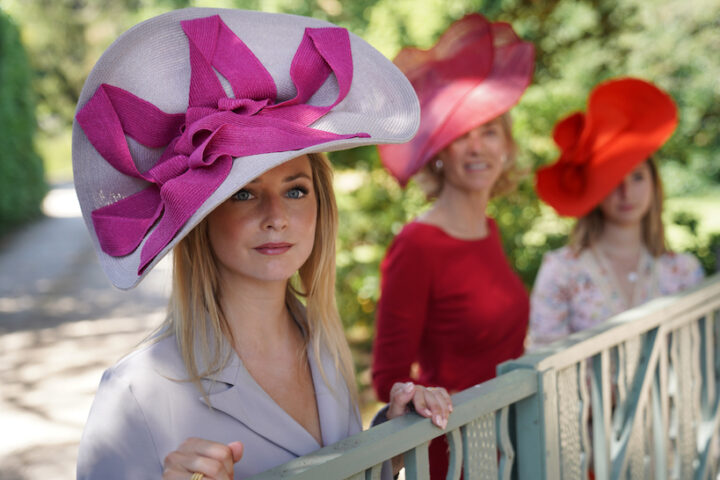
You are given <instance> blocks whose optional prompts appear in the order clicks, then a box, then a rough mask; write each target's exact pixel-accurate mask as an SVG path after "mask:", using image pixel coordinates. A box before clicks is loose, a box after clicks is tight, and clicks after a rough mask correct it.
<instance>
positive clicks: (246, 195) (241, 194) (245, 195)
mask: <svg viewBox="0 0 720 480" xmlns="http://www.w3.org/2000/svg"><path fill="white" fill-rule="evenodd" d="M252 196H253V195H252V193H250V192H248V191H247V190H239V191H238V192H237V193H236V194H235V195H233V196H232V197H231V198H232V199H233V200H237V201H239V202H244V201H246V200H250V199H251V198H252Z"/></svg>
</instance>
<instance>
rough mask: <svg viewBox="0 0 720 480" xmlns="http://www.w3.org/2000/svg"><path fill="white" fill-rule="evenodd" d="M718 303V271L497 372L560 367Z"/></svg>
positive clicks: (689, 317)
mask: <svg viewBox="0 0 720 480" xmlns="http://www.w3.org/2000/svg"><path fill="white" fill-rule="evenodd" d="M719 305H720V273H716V274H715V275H712V276H710V277H708V278H706V279H704V280H703V281H702V282H700V283H699V284H698V285H695V286H694V287H692V288H690V289H688V290H685V291H683V292H679V293H676V294H673V295H668V296H665V297H661V298H656V299H654V300H651V301H650V302H648V303H646V304H644V305H641V306H639V307H635V308H633V309H631V310H627V311H625V312H623V313H620V314H619V315H616V316H614V317H612V318H610V319H609V320H607V321H606V322H603V323H601V324H599V325H596V326H594V327H592V328H588V329H586V330H583V331H580V332H576V333H573V334H572V335H570V336H568V337H567V338H566V339H564V340H559V341H557V342H553V343H552V344H550V345H547V346H545V347H542V348H539V349H538V350H537V351H535V352H531V353H526V354H525V355H524V356H522V357H520V358H519V359H516V360H510V361H508V362H505V363H503V364H501V365H500V367H499V371H500V372H507V371H511V370H514V369H516V368H531V369H535V370H537V371H539V372H542V371H545V370H548V369H551V368H555V369H561V368H564V367H567V366H570V365H572V364H574V363H577V362H579V361H581V360H583V359H584V358H587V357H589V356H592V355H595V354H597V353H600V352H601V351H603V350H606V349H608V348H610V347H613V346H615V345H617V344H618V343H619V342H621V341H622V340H623V339H626V338H630V337H634V336H638V335H641V334H643V333H645V332H647V331H649V330H651V329H653V328H656V327H658V326H660V325H661V324H664V323H667V322H668V319H669V318H675V317H688V318H687V321H693V320H695V318H694V314H695V313H696V312H702V311H708V310H711V309H712V308H717V306H719Z"/></svg>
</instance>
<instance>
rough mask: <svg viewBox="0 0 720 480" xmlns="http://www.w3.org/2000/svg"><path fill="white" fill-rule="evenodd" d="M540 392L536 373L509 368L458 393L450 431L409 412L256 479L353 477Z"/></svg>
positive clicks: (454, 401) (310, 479)
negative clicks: (505, 371)
mask: <svg viewBox="0 0 720 480" xmlns="http://www.w3.org/2000/svg"><path fill="white" fill-rule="evenodd" d="M536 392H537V375H536V374H535V372H533V371H531V370H516V371H513V372H509V373H506V374H503V375H500V376H498V377H496V378H493V379H492V380H489V381H487V382H484V383H481V384H479V385H476V386H474V387H470V388H468V389H466V390H463V391H462V392H459V393H456V394H455V395H453V396H452V399H453V413H452V414H451V415H450V418H449V420H448V425H447V428H446V429H445V430H440V429H439V428H437V427H435V426H434V425H433V424H432V423H431V422H430V419H427V418H423V417H420V416H419V415H404V416H402V417H398V418H395V419H393V420H390V421H387V422H385V423H383V424H382V425H378V426H377V427H374V428H371V429H369V430H366V431H364V432H361V433H359V434H357V435H353V436H352V437H349V438H346V439H344V440H341V441H339V442H337V443H334V444H332V445H329V446H327V447H323V448H321V449H320V450H317V451H315V452H313V453H311V454H309V455H305V456H304V457H300V458H296V459H294V460H291V461H290V462H288V463H286V464H284V465H280V466H278V467H275V468H273V469H271V470H268V471H266V472H263V473H260V474H258V475H255V476H254V477H251V478H252V480H269V479H278V478H288V477H292V478H293V479H295V480H315V479H318V478H347V477H350V476H352V475H354V474H355V473H357V472H360V471H362V470H365V469H367V468H370V467H372V466H374V465H377V464H378V463H381V462H382V461H384V460H386V459H390V458H392V457H394V456H396V455H398V454H400V453H403V452H406V451H408V450H410V449H412V448H414V447H415V446H416V445H420V444H422V443H424V442H427V441H429V440H432V439H433V438H435V437H438V436H440V435H443V434H445V433H447V432H449V431H452V430H454V429H456V428H459V427H461V426H463V425H465V424H467V423H469V422H471V421H473V420H475V419H476V418H478V417H480V416H482V415H485V414H487V413H490V412H494V411H497V410H499V409H501V408H503V407H505V406H507V405H511V404H513V403H515V402H518V401H520V400H523V399H525V398H527V397H530V396H531V395H533V394H535V393H536Z"/></svg>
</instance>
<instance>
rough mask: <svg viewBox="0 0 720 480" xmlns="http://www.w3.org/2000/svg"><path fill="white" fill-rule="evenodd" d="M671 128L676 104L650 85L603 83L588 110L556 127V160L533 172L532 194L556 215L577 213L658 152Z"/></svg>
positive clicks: (634, 80)
mask: <svg viewBox="0 0 720 480" xmlns="http://www.w3.org/2000/svg"><path fill="white" fill-rule="evenodd" d="M676 126H677V109H676V107H675V103H674V102H673V100H672V98H671V97H670V96H669V95H668V94H666V93H665V92H663V91H662V90H660V89H659V88H657V87H656V86H654V85H653V84H651V83H648V82H646V81H644V80H640V79H637V78H621V79H616V80H610V81H607V82H604V83H602V84H600V85H598V86H596V87H595V89H594V90H593V91H592V92H591V93H590V98H589V99H588V106H587V113H582V112H577V113H574V114H572V115H570V116H568V117H566V118H564V119H562V120H561V121H559V122H558V123H557V124H556V125H555V129H554V130H553V139H554V140H555V143H556V144H557V145H558V147H559V148H560V158H559V159H558V160H557V162H555V163H554V164H552V165H550V166H547V167H543V168H541V169H539V170H538V172H537V175H536V188H537V193H538V195H539V196H540V198H542V199H543V200H544V201H545V202H546V203H547V204H549V205H550V206H551V207H553V208H554V209H555V210H556V211H557V213H558V214H560V215H565V216H570V217H582V216H583V215H586V214H587V213H589V212H590V211H591V210H592V209H593V208H595V207H596V206H597V205H598V204H599V203H600V202H602V200H603V199H604V198H605V197H606V196H607V195H608V194H610V192H612V191H613V189H615V188H616V187H617V186H618V185H619V184H620V182H622V180H623V178H625V176H626V175H627V174H629V173H630V172H631V171H632V170H633V169H634V168H635V167H636V166H637V165H639V164H640V163H642V162H644V161H645V160H647V159H648V158H649V157H650V155H652V154H653V153H654V152H655V151H657V149H659V148H660V147H661V146H662V145H663V144H664V143H665V142H666V141H667V139H668V138H670V136H671V135H672V133H673V131H674V130H675V127H676Z"/></svg>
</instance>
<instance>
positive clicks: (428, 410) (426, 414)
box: [423, 408, 432, 417]
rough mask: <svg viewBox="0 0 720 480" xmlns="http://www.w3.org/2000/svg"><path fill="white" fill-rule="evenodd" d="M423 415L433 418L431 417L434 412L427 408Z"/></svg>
mask: <svg viewBox="0 0 720 480" xmlns="http://www.w3.org/2000/svg"><path fill="white" fill-rule="evenodd" d="M423 415H425V416H426V417H431V416H432V412H431V411H430V409H429V408H426V409H424V410H423Z"/></svg>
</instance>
